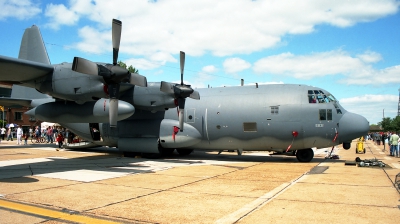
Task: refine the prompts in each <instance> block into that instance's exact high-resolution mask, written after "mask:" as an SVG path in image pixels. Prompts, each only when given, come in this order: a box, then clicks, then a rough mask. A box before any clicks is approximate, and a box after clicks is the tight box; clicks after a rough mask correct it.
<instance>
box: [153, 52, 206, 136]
mask: <svg viewBox="0 0 400 224" xmlns="http://www.w3.org/2000/svg"><path fill="white" fill-rule="evenodd" d="M180 67H181V84H173V83H169V82H164V81H163V82H161V86H160V90H161V91H162V92H165V93H169V94H173V95H174V97H175V99H176V100H177V102H178V111H179V130H180V131H181V132H182V131H183V118H184V113H185V101H186V98H187V97H190V98H192V99H195V100H199V99H200V94H199V92H197V91H195V90H194V89H192V87H190V85H185V84H184V83H183V71H184V67H185V52H183V51H181V52H180Z"/></svg>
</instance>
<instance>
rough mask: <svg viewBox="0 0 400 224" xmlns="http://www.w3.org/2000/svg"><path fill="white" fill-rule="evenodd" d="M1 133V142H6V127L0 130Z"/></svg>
mask: <svg viewBox="0 0 400 224" xmlns="http://www.w3.org/2000/svg"><path fill="white" fill-rule="evenodd" d="M0 133H1V140H4V136H5V135H6V129H5V128H4V127H2V128H1V129H0Z"/></svg>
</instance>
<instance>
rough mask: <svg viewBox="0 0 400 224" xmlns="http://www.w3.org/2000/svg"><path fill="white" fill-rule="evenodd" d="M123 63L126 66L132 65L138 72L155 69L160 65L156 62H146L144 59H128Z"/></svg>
mask: <svg viewBox="0 0 400 224" xmlns="http://www.w3.org/2000/svg"><path fill="white" fill-rule="evenodd" d="M124 63H126V64H127V65H132V66H133V67H135V68H136V69H138V70H139V71H143V70H151V69H155V68H158V67H160V66H161V65H162V64H159V63H157V62H154V61H150V60H147V59H145V58H130V59H126V60H124Z"/></svg>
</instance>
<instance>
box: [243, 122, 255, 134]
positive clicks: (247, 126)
mask: <svg viewBox="0 0 400 224" xmlns="http://www.w3.org/2000/svg"><path fill="white" fill-rule="evenodd" d="M243 131H244V132H257V123H256V122H244V123H243Z"/></svg>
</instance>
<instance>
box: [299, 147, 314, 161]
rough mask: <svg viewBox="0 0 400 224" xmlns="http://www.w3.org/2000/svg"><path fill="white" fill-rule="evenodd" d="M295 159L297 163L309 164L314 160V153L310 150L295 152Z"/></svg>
mask: <svg viewBox="0 0 400 224" xmlns="http://www.w3.org/2000/svg"><path fill="white" fill-rule="evenodd" d="M296 158H297V160H298V161H299V162H302V163H304V162H310V161H311V160H312V159H313V158H314V151H313V150H312V149H301V150H297V153H296Z"/></svg>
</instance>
